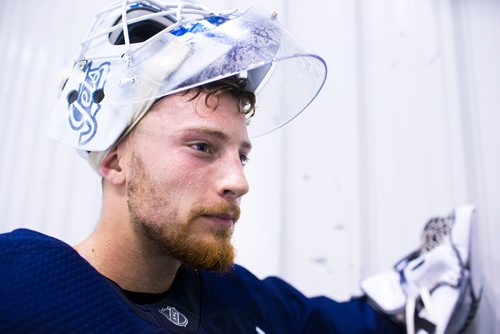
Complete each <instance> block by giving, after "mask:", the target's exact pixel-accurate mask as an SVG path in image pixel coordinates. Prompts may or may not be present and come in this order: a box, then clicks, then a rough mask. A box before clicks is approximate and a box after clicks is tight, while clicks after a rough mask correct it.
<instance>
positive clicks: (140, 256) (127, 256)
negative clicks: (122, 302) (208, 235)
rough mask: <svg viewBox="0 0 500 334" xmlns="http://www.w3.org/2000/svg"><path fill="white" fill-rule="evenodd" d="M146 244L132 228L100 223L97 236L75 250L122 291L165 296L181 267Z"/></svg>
mask: <svg viewBox="0 0 500 334" xmlns="http://www.w3.org/2000/svg"><path fill="white" fill-rule="evenodd" d="M126 224H128V225H130V224H129V223H126ZM144 244H145V243H144V242H143V241H142V240H140V238H139V237H138V236H137V235H136V234H134V233H133V232H132V230H131V228H130V226H123V225H121V226H119V225H118V224H117V223H110V222H105V221H103V220H101V222H100V223H99V224H98V225H97V227H96V229H95V230H94V232H93V233H92V234H91V235H90V236H89V237H88V238H87V239H85V240H84V241H83V242H81V243H80V244H78V245H76V246H75V249H76V251H77V252H78V253H79V254H80V256H82V257H83V258H84V259H86V260H87V261H88V262H89V263H90V264H91V265H92V266H93V267H94V268H95V269H96V270H97V271H98V272H99V273H101V274H102V275H104V276H105V277H107V278H109V279H110V280H112V281H114V282H115V283H116V284H118V285H119V286H120V287H121V288H122V289H125V290H128V291H135V292H146V293H161V292H165V291H167V290H168V289H169V288H170V286H171V285H172V282H173V280H174V278H175V274H176V273H177V270H178V269H179V267H180V265H181V263H180V262H179V261H178V260H176V259H173V258H172V257H171V256H169V255H168V254H164V253H161V252H159V251H153V250H151V249H148V248H146V247H144Z"/></svg>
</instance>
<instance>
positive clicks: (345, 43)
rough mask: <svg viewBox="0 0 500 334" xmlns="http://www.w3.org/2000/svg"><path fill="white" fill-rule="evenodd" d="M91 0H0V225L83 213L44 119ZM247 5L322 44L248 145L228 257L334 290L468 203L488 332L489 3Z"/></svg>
mask: <svg viewBox="0 0 500 334" xmlns="http://www.w3.org/2000/svg"><path fill="white" fill-rule="evenodd" d="M103 3H104V1H98V0H85V1H84V0H79V1H62V0H60V1H56V0H52V1H43V2H41V1H34V0H31V1H28V0H25V1H14V0H4V1H2V2H0V63H1V64H2V65H3V66H2V73H1V74H2V75H1V76H0V231H8V230H11V229H13V228H17V227H29V228H34V229H37V230H40V231H43V232H45V233H48V234H51V235H54V236H57V237H59V238H62V239H63V240H65V241H67V242H69V243H75V242H77V241H79V240H81V239H83V238H84V237H85V236H86V234H87V233H89V232H90V231H91V229H92V228H93V226H94V224H95V222H96V219H97V216H98V212H99V203H100V181H99V179H98V178H97V177H96V176H95V175H94V174H93V172H92V171H91V170H90V168H89V167H87V166H86V164H85V163H84V162H83V161H81V160H80V159H79V158H78V157H77V156H76V154H75V153H73V152H72V151H71V150H69V149H67V148H65V147H63V146H61V145H59V144H55V143H53V142H51V141H50V140H49V139H48V138H47V137H46V136H45V135H44V131H45V126H46V122H47V120H48V117H49V115H50V112H51V108H52V105H53V104H54V101H55V98H56V88H57V85H58V81H59V79H60V78H61V75H60V73H61V69H62V68H63V67H65V66H67V65H68V64H69V63H70V61H71V59H72V57H73V56H74V55H75V54H76V52H77V50H78V43H79V41H80V40H81V38H82V37H83V36H84V35H85V33H86V31H87V28H88V23H89V22H90V18H91V17H92V15H93V13H94V12H95V10H96V9H97V8H100V7H101V6H102V4H103ZM254 3H256V4H260V5H261V6H262V7H265V8H268V9H269V10H270V11H272V10H276V11H277V12H278V13H279V18H280V19H281V20H282V21H283V22H285V24H286V25H287V26H288V27H289V28H290V29H291V30H292V31H293V32H294V33H295V34H296V35H298V36H299V37H300V38H301V39H303V40H304V41H305V42H306V44H307V45H309V46H310V47H311V48H312V49H313V50H315V51H317V52H319V53H320V54H322V55H323V56H324V57H325V59H326V61H327V63H328V65H329V70H330V77H329V79H328V81H327V84H326V87H325V89H324V91H323V92H322V94H321V95H320V97H319V98H318V100H317V101H316V102H315V103H313V105H312V106H311V108H310V110H309V111H308V112H306V113H305V114H303V115H301V116H300V117H299V118H298V119H297V120H296V121H294V122H292V123H291V124H290V125H289V126H288V127H287V128H285V129H282V130H281V131H279V132H275V133H273V134H271V135H269V136H267V137H264V138H260V139H257V140H255V142H254V146H255V150H254V153H253V155H252V161H251V163H250V164H249V166H248V167H247V168H248V169H247V171H248V177H249V180H250V182H251V185H252V189H251V192H250V193H249V195H248V196H247V198H246V199H245V201H244V204H243V209H244V214H243V217H242V219H241V223H239V226H238V229H237V234H236V236H235V238H236V244H237V247H238V250H239V252H238V259H239V262H240V263H243V264H244V265H246V266H247V267H249V268H250V269H251V270H253V271H254V272H255V273H257V274H258V275H260V276H265V275H270V274H276V275H281V276H284V277H285V278H287V279H288V280H289V281H290V282H291V283H293V284H294V285H296V286H297V287H299V288H300V289H301V290H303V291H304V292H305V293H307V294H310V295H312V294H327V295H329V296H332V297H335V298H338V299H345V298H348V296H349V295H351V294H353V293H357V292H359V291H358V287H357V282H358V280H359V278H360V277H362V276H363V275H366V274H369V273H372V272H375V271H377V270H381V269H386V268H388V267H389V266H391V265H392V264H393V262H394V261H395V260H397V259H398V258H400V257H401V256H403V255H404V254H406V253H407V252H408V251H410V250H412V249H413V248H415V247H416V245H417V244H418V242H419V240H418V235H419V231H420V229H421V228H422V226H423V223H424V222H425V221H426V220H427V219H428V218H429V217H430V216H432V215H435V214H446V213H447V212H448V211H449V210H450V209H451V208H452V207H453V206H455V205H460V204H464V203H468V202H474V203H476V204H477V205H478V208H479V222H480V225H479V229H478V235H477V247H476V248H477V250H478V254H479V256H478V259H479V269H478V270H479V271H480V272H481V277H482V279H483V282H484V284H485V290H484V296H483V302H482V305H481V309H480V315H479V317H478V321H476V324H475V327H474V329H475V330H474V331H475V332H477V333H498V332H500V311H499V310H500V307H499V306H500V288H499V286H498V284H495V282H496V281H497V280H498V279H499V278H500V266H499V260H498V259H497V258H496V257H495V256H494V254H497V252H499V251H500V246H499V245H498V242H496V239H495V235H496V234H498V232H500V231H499V227H498V224H496V222H497V221H498V220H499V219H500V206H498V205H496V201H497V199H498V198H500V175H499V173H498V171H499V170H500V155H499V154H498V152H500V138H499V129H500V110H499V107H500V94H499V92H500V62H499V59H500V39H499V38H498V36H499V33H500V2H498V1H494V0H474V1H473V0H459V1H452V0H446V1H445V0H442V1H437V0H419V1H417V0H404V1H401V0H379V1H362V0H356V1H347V0H331V1H327V2H326V1H320V0H311V1H307V2H304V1H300V2H299V1H297V0H293V1H285V0H273V1H264V0H261V1H257V2H255V1H254ZM206 4H208V5H209V6H212V7H215V8H228V7H240V8H244V7H247V6H248V2H247V1H242V0H240V1H230V0H226V1H216V0H211V1H207V2H206ZM276 94H277V97H279V98H286V96H280V95H278V94H279V93H278V92H277V93H276ZM278 102H279V101H278Z"/></svg>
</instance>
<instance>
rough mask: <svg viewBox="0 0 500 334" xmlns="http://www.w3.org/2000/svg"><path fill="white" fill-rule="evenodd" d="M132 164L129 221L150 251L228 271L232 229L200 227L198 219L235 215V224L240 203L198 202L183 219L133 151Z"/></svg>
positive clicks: (232, 254) (232, 252) (192, 264)
mask: <svg viewBox="0 0 500 334" xmlns="http://www.w3.org/2000/svg"><path fill="white" fill-rule="evenodd" d="M131 164H132V166H131V170H132V172H131V177H130V180H129V182H128V183H127V195H128V198H127V205H128V210H129V213H130V223H131V224H133V227H134V229H135V230H136V231H137V233H140V235H141V237H142V239H143V240H144V241H145V242H146V243H147V245H144V246H145V247H147V248H148V249H149V251H154V252H159V253H160V254H164V255H167V256H171V257H173V258H175V259H177V260H179V261H181V262H182V263H183V264H184V265H186V266H188V267H191V268H194V269H204V270H209V271H214V272H225V271H228V270H229V269H230V268H231V265H232V264H233V262H234V257H235V250H234V247H233V245H232V244H231V237H232V234H233V229H232V228H231V229H229V228H227V227H217V226H199V225H200V224H202V223H203V222H200V220H199V218H200V217H203V216H218V215H226V214H233V215H235V219H234V222H235V223H236V220H237V219H238V218H239V214H240V209H239V207H238V205H236V204H234V203H222V204H218V205H215V206H208V207H207V206H203V205H198V206H197V207H194V208H192V209H191V211H190V214H189V215H188V217H187V218H184V219H180V218H179V217H178V215H177V214H176V213H175V211H173V210H174V208H173V207H171V206H172V203H169V202H168V199H166V198H165V197H166V196H162V194H165V192H166V191H168V189H167V190H165V189H163V188H162V187H161V186H160V185H159V184H155V182H153V181H152V180H151V178H150V177H149V175H148V173H147V171H146V168H145V166H144V162H143V161H142V159H141V158H140V157H138V156H137V155H136V154H132V159H131ZM155 208H156V209H155ZM152 211H153V212H152ZM160 212H161V213H160Z"/></svg>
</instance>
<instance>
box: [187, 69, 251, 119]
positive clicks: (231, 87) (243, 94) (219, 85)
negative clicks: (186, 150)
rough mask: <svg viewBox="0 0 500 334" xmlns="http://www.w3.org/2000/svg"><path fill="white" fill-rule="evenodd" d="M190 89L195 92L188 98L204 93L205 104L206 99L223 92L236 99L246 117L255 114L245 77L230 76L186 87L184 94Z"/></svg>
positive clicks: (194, 97)
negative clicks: (189, 87)
mask: <svg viewBox="0 0 500 334" xmlns="http://www.w3.org/2000/svg"><path fill="white" fill-rule="evenodd" d="M192 91H194V92H195V94H194V96H193V97H192V98H191V99H190V100H194V99H196V98H197V97H198V96H200V94H202V93H205V94H206V95H205V104H206V105H207V106H208V100H209V99H210V98H211V97H218V96H221V95H224V94H226V95H229V96H231V97H233V98H235V99H236V100H237V101H238V104H239V106H240V112H241V113H243V114H245V115H246V116H247V118H251V117H253V116H254V115H255V108H256V107H255V104H256V98H255V94H254V92H252V91H251V90H249V89H248V88H247V79H246V78H242V77H238V76H230V77H227V78H224V79H220V80H217V81H213V82H209V83H206V84H204V85H201V86H198V87H194V88H191V89H188V90H186V91H185V94H189V93H190V92H192Z"/></svg>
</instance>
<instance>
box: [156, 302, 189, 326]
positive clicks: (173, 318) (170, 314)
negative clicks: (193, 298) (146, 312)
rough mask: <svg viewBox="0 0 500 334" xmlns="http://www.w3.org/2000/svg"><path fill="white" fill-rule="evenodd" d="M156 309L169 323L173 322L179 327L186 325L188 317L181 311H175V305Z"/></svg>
mask: <svg viewBox="0 0 500 334" xmlns="http://www.w3.org/2000/svg"><path fill="white" fill-rule="evenodd" d="M158 311H159V312H160V313H161V314H163V315H164V316H165V318H167V319H168V321H170V322H171V323H173V324H174V325H176V326H179V327H186V326H187V324H188V322H189V321H188V318H187V317H186V316H185V315H184V314H182V313H181V312H179V311H177V309H176V308H175V307H172V306H167V307H164V308H161V309H158Z"/></svg>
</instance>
